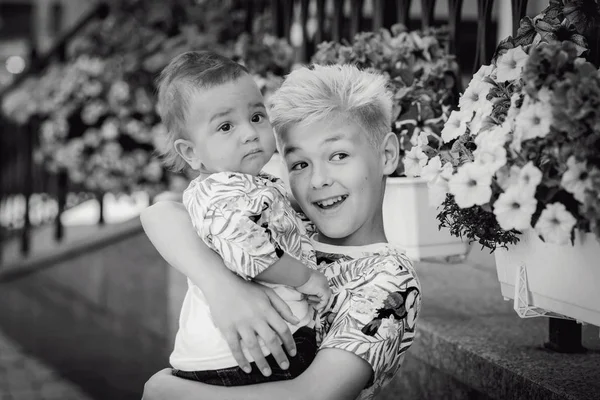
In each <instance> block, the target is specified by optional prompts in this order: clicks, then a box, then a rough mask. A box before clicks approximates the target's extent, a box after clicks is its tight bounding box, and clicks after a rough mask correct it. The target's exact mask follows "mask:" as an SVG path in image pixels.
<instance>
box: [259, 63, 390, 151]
mask: <svg viewBox="0 0 600 400" xmlns="http://www.w3.org/2000/svg"><path fill="white" fill-rule="evenodd" d="M387 83H388V80H387V78H386V77H385V76H383V75H381V74H379V73H376V72H369V71H363V70H360V69H359V68H358V67H356V66H354V65H348V64H345V65H328V66H321V65H313V66H312V68H307V67H302V68H298V69H296V70H294V71H292V72H291V73H290V74H289V75H288V76H287V77H286V79H285V81H284V82H283V84H282V85H281V87H280V88H279V89H278V90H277V91H276V92H275V93H274V94H273V95H272V96H271V98H270V99H269V103H270V104H271V107H270V109H269V116H270V118H271V124H272V125H273V128H275V132H276V134H277V138H278V143H280V140H279V139H280V138H281V136H282V135H283V134H285V133H286V132H287V131H288V130H289V129H290V128H292V127H294V126H298V125H308V124H311V123H314V122H320V121H323V120H330V119H333V118H339V117H342V118H346V119H349V120H352V121H353V122H354V123H356V124H357V125H358V126H360V127H361V128H362V129H363V131H364V132H365V133H366V134H367V135H368V140H369V143H370V144H371V145H373V146H377V145H379V144H380V143H381V141H382V140H383V138H384V137H385V135H386V134H388V133H389V132H391V130H392V129H391V123H392V94H391V92H390V91H389V90H388V88H387Z"/></svg>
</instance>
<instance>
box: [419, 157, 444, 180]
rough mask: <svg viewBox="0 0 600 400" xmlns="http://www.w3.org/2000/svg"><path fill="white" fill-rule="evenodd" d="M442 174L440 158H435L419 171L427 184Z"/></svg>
mask: <svg viewBox="0 0 600 400" xmlns="http://www.w3.org/2000/svg"><path fill="white" fill-rule="evenodd" d="M441 172H442V160H441V159H440V156H435V157H433V158H432V159H431V160H429V162H428V163H427V165H425V166H423V169H422V170H421V177H422V178H423V179H425V180H426V181H427V182H432V181H433V180H435V179H436V178H437V177H438V175H439V174H440V173H441Z"/></svg>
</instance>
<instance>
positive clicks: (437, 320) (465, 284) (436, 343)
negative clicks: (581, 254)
mask: <svg viewBox="0 0 600 400" xmlns="http://www.w3.org/2000/svg"><path fill="white" fill-rule="evenodd" d="M68 234H69V233H68ZM71 235H72V236H71V239H70V240H68V241H65V242H64V243H62V244H60V245H58V246H56V247H53V246H50V248H49V249H47V250H45V251H39V252H36V253H35V254H34V255H33V256H32V257H30V258H29V259H26V260H23V261H22V262H20V263H11V264H9V265H8V266H6V265H5V266H3V268H2V270H0V271H1V272H0V283H8V286H5V287H3V288H2V290H0V293H3V294H5V295H8V292H15V293H17V291H18V292H19V293H21V294H19V296H21V297H20V298H19V299H17V298H11V299H8V298H5V299H4V300H5V301H6V303H5V304H9V305H12V306H14V307H16V308H19V309H15V310H13V311H14V312H11V313H10V314H11V316H10V318H8V317H9V316H7V317H6V319H5V321H4V322H5V323H8V325H9V327H10V326H12V327H14V332H13V333H14V334H15V335H16V334H18V333H23V332H30V333H31V332H41V331H43V330H44V329H43V328H46V327H50V326H52V327H53V329H56V328H57V326H55V324H51V325H48V321H46V322H42V321H41V315H43V314H45V313H43V312H42V311H41V308H40V309H39V310H38V311H36V312H29V311H28V310H27V307H25V303H24V302H25V301H26V300H27V299H29V300H31V302H33V301H34V300H35V299H34V297H35V296H33V294H35V293H37V292H38V291H39V289H36V288H34V287H32V289H31V290H27V292H29V294H28V296H29V297H28V298H27V299H26V298H25V297H23V293H24V290H23V289H21V288H20V287H25V286H30V285H34V286H35V285H36V283H34V282H37V281H38V280H39V282H40V285H41V286H39V287H40V288H46V289H48V290H49V286H47V285H48V283H49V282H50V281H52V282H54V283H55V284H57V283H61V284H62V285H63V286H65V287H68V288H69V289H70V290H69V292H71V291H73V292H76V290H75V289H77V286H75V287H71V286H72V285H71V283H69V282H70V281H69V280H68V279H66V275H64V273H63V274H62V275H61V271H60V268H67V267H64V266H63V267H60V268H59V267H58V265H59V264H65V263H66V264H72V265H71V266H70V267H68V268H67V269H68V270H69V271H71V272H69V273H68V274H67V276H68V275H69V274H74V272H73V271H79V272H78V273H79V274H85V273H86V269H87V270H88V271H89V270H90V269H92V270H96V269H97V268H96V267H94V268H91V267H92V264H93V263H91V260H90V259H89V258H88V259H87V260H85V258H86V257H89V256H90V255H91V254H90V253H95V254H96V256H95V257H98V256H99V255H100V254H102V256H101V257H106V259H107V262H108V259H109V258H110V263H109V264H110V265H111V266H112V267H111V271H112V270H113V269H114V270H115V271H121V273H125V272H126V271H127V268H130V267H131V266H132V265H131V263H133V264H136V265H137V264H140V263H141V264H144V265H146V264H147V266H145V267H144V269H143V270H140V271H139V273H141V274H143V275H148V272H147V271H149V269H147V268H148V266H150V265H154V264H156V265H154V266H153V269H154V270H156V273H157V274H159V275H161V277H160V279H159V278H158V277H151V276H148V277H147V278H148V281H149V283H148V284H147V285H146V286H147V287H145V288H144V289H140V290H143V291H144V293H146V292H148V295H149V296H150V295H152V298H154V297H157V298H160V299H157V300H158V301H159V302H163V303H164V304H163V306H164V308H165V310H163V311H162V312H161V315H162V317H161V318H160V319H161V321H162V322H161V321H159V320H156V321H155V320H152V321H151V323H150V322H148V321H150V320H148V321H145V320H144V321H145V322H143V323H142V322H139V320H137V318H133V319H132V318H131V317H132V315H130V313H129V311H127V310H125V309H123V310H120V311H123V312H124V313H125V314H127V318H128V321H129V322H130V323H131V324H130V325H131V326H130V327H129V328H128V329H123V328H119V327H113V328H114V329H113V328H111V329H107V330H106V332H105V333H106V335H107V336H110V335H116V333H115V332H121V331H123V332H121V333H123V334H124V335H125V336H126V337H131V332H133V331H136V330H137V329H146V330H148V334H149V335H152V334H154V335H156V334H158V335H159V336H161V337H163V338H164V342H163V343H161V344H160V345H158V344H157V343H154V344H153V345H154V346H155V348H159V347H161V346H164V348H163V349H162V351H164V352H165V354H161V355H160V356H158V357H156V360H154V361H153V362H154V363H157V364H155V365H162V364H164V365H163V366H166V365H167V364H166V362H167V361H166V354H168V351H169V349H170V347H171V345H172V343H170V342H171V340H170V339H168V338H169V336H171V335H170V332H169V328H171V329H172V328H173V327H170V326H169V325H171V324H170V323H169V322H170V321H173V320H175V319H176V317H177V315H178V312H179V308H178V307H170V306H173V305H174V304H175V303H177V302H180V301H181V298H180V297H181V295H182V293H183V289H182V290H181V291H178V290H176V289H177V288H178V287H179V288H181V287H183V288H184V286H185V285H184V283H185V279H182V277H177V274H178V273H176V271H175V270H173V269H172V268H168V267H167V266H166V265H164V262H163V261H162V260H161V259H160V258H159V257H160V256H159V255H158V253H157V252H156V251H155V250H154V249H153V248H152V247H151V245H150V243H149V242H148V241H147V239H145V236H143V232H142V229H141V226H140V223H139V220H138V219H134V220H132V221H129V222H127V223H124V224H119V225H115V226H106V227H100V228H97V230H96V232H95V233H94V234H93V235H90V236H88V237H87V238H84V237H83V235H77V234H75V233H74V232H71ZM124 239H127V240H124ZM130 240H133V242H135V244H133V242H130ZM138 241H139V242H138ZM132 245H133V246H134V248H136V251H135V252H134V253H137V252H141V254H143V255H141V256H139V257H138V256H136V257H133V258H128V257H125V254H129V253H127V252H128V250H127V249H131V247H130V246H132ZM118 248H122V249H121V250H119V249H118ZM86 254H87V256H86ZM109 254H112V255H111V256H109ZM115 255H116V256H115ZM140 257H141V258H140ZM77 259H78V260H79V261H78V260H77ZM69 260H71V261H69ZM119 262H121V263H122V265H118V264H119ZM77 264H78V265H79V267H77ZM160 264H163V266H162V267H161V266H160ZM52 265H57V268H47V267H50V266H52ZM105 265H108V264H105ZM98 268H99V267H98ZM416 268H417V271H418V273H419V277H420V280H421V284H422V288H423V296H424V302H423V312H422V315H421V318H420V327H419V332H418V340H417V341H416V342H415V344H414V346H413V348H412V349H411V350H410V351H409V353H408V355H407V358H406V360H405V364H404V367H403V369H402V371H401V373H400V374H399V375H398V376H397V378H396V379H395V380H394V381H393V382H392V383H391V384H390V386H389V387H388V388H386V390H385V391H384V393H383V394H382V396H381V397H380V400H387V399H389V400H391V399H396V398H398V396H399V395H400V394H402V398H403V399H438V398H440V399H441V398H443V399H464V398H469V399H486V400H488V399H490V398H494V399H533V400H537V399H544V400H547V399H549V400H558V399H569V400H571V399H583V400H585V399H596V398H598V393H600V340H599V339H598V328H595V327H592V326H584V346H586V347H587V348H588V349H589V351H588V352H587V353H585V354H557V353H553V352H550V351H547V350H544V349H543V348H542V346H541V344H542V343H543V342H544V341H545V340H546V337H547V325H548V322H547V319H546V318H534V319H520V318H519V317H518V316H517V315H516V314H515V312H514V311H513V309H512V303H510V302H505V301H503V299H502V295H501V293H500V285H499V283H498V280H497V277H496V271H495V267H494V262H493V257H491V256H490V255H489V254H486V253H485V252H480V251H477V250H475V249H473V251H472V253H471V254H470V255H469V257H468V259H467V260H466V261H465V262H464V263H461V264H456V265H447V264H439V263H434V262H419V263H417V264H416ZM42 269H43V270H44V271H41V270H42ZM35 271H40V273H39V274H38V273H36V274H31V273H32V272H35ZM143 271H146V272H143ZM160 271H163V272H160ZM167 271H168V272H167ZM67 272H68V271H67ZM26 275H30V276H28V277H27V278H26V279H24V280H17V279H16V278H17V277H25V276H26ZM126 275H127V274H125V275H123V276H126ZM163 275H165V276H163ZM80 276H83V275H80ZM127 276H129V275H127ZM153 276H154V275H153ZM61 277H62V278H61ZM55 278H56V279H55ZM93 278H94V277H90V279H92V280H94V279H93ZM129 278H130V279H123V281H126V282H129V283H127V285H125V283H124V286H123V288H122V289H123V293H129V292H130V291H131V290H133V289H132V287H129V286H130V283H131V281H132V280H133V281H134V282H138V283H139V282H140V280H142V278H144V277H143V276H139V277H138V278H135V277H134V276H133V275H132V276H130V277H129ZM175 278H179V279H175ZM8 281H11V282H10V283H9V282H8ZM109 281H110V280H107V281H105V280H101V281H100V282H101V283H102V285H104V283H103V282H109ZM155 281H156V282H157V285H154V284H152V285H150V283H152V282H155ZM44 282H45V283H44ZM110 282H112V281H110ZM177 282H178V284H177ZM23 284H25V286H23ZM13 285H18V287H15V286H13ZM137 286H139V285H135V286H134V288H135V287H137ZM142 286H143V285H142ZM101 287H104V286H101ZM9 288H10V289H11V290H7V289H9ZM170 291H174V293H170ZM104 292H105V290H104V289H103V290H102V292H98V293H101V294H102V296H104V297H105V296H107V295H109V292H106V293H104ZM94 293H95V291H94V290H87V289H86V290H85V293H79V294H78V296H82V295H83V294H86V295H89V296H91V295H92V294H94ZM113 294H114V293H113ZM15 296H16V294H15ZM104 297H102V298H104ZM110 297H112V295H110ZM138 297H140V296H138ZM121 298H123V297H121ZM140 298H143V302H148V301H149V300H150V297H147V296H145V295H144V296H141V297H140ZM161 299H162V300H161ZM13 300H14V301H13ZM29 300H27V301H29ZM167 303H168V304H167ZM19 304H22V305H23V306H18V305H19ZM81 304H87V303H81ZM33 306H34V305H32V307H33ZM109 306H110V304H108V303H107V305H106V307H107V309H108V308H110V307H109ZM154 306H156V304H155V305H154ZM23 307H25V308H23ZM35 307H37V308H36V310H37V309H38V308H39V307H40V306H38V305H35ZM132 307H133V305H132ZM139 307H141V309H145V308H144V307H143V306H139ZM21 308H22V310H21ZM129 308H131V307H127V309H129ZM102 309H103V308H102V307H101V308H100V310H102ZM61 312H62V311H61ZM64 313H67V312H66V311H65V312H64ZM0 314H2V313H0ZM75 314H78V315H79V314H82V313H81V312H78V313H75ZM88 314H89V311H86V312H84V313H83V314H82V315H84V316H85V315H88ZM125 314H124V316H125ZM34 315H36V317H35V318H33V316H34ZM64 318H66V319H69V318H71V317H69V316H67V315H66V314H65V315H64ZM16 320H18V321H17V322H18V323H16V322H15V321H16ZM21 320H23V321H24V322H23V321H21ZM84 320H85V318H84V319H83V320H82V321H81V326H82V327H84V326H87V325H88V324H89V322H83V321H84ZM54 321H55V322H56V319H55V320H54ZM146 322H148V323H146ZM73 323H74V322H73V321H71V322H69V323H68V324H66V325H65V326H73ZM22 324H23V326H22V327H21V328H18V327H17V325H18V326H20V325H22ZM44 324H45V325H44ZM148 324H149V325H148ZM75 325H77V324H76V323H75ZM134 325H135V326H136V327H135V329H134ZM145 325H148V326H147V327H146V328H144V326H145ZM77 326H79V325H77ZM148 327H149V328H148ZM161 327H162V331H161V332H158V330H160V329H161ZM40 328H42V330H41V331H40ZM117 328H118V329H117ZM150 328H151V329H150ZM132 329H133V330H132ZM151 332H153V333H151ZM65 335H67V333H66V332H65ZM34 336H35V335H34ZM68 336H69V335H67V337H68ZM84 336H85V335H84ZM39 339H40V338H37V337H35V338H32V339H31V341H30V342H31V343H30V346H31V348H30V350H31V351H32V352H33V353H37V352H42V351H41V350H40V349H38V348H37V347H38V345H39V344H40V343H43V342H44V341H40V340H39ZM82 339H83V337H82ZM105 339H107V340H108V341H109V342H110V341H111V339H112V340H113V341H118V339H117V336H115V337H114V338H109V337H106V338H105ZM158 340H160V339H158ZM65 343H66V342H65ZM144 347H146V346H144ZM140 351H141V350H140ZM162 351H161V353H162ZM42 353H43V352H42ZM45 355H46V358H52V357H51V356H49V355H47V354H45ZM92 358H93V357H92ZM160 360H163V361H160ZM55 361H56V360H55ZM84 361H85V360H84ZM88 361H89V360H88ZM70 363H71V362H69V364H70ZM67 375H68V374H67ZM148 376H149V375H148ZM88 378H91V376H90V377H86V379H88ZM75 380H77V379H75ZM140 385H141V383H140V382H137V383H136V384H135V385H134V386H135V388H134V390H136V389H137V390H139V388H140V387H141V386H140ZM125 397H128V396H127V395H125V394H124V397H123V398H125ZM133 397H135V395H134V396H133Z"/></svg>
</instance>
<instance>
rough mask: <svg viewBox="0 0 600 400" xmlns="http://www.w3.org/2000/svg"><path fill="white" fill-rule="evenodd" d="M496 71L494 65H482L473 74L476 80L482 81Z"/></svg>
mask: <svg viewBox="0 0 600 400" xmlns="http://www.w3.org/2000/svg"><path fill="white" fill-rule="evenodd" d="M492 72H494V66H493V65H482V66H481V67H480V68H479V70H477V72H475V74H474V75H473V79H474V80H478V81H482V80H483V78H485V77H487V76H490V75H492Z"/></svg>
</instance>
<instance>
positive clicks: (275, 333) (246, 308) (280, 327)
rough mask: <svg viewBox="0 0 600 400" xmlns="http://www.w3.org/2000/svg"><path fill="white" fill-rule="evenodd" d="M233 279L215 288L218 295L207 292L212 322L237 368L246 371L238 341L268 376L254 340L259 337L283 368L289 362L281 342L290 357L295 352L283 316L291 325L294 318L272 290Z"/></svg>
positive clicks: (266, 368)
mask: <svg viewBox="0 0 600 400" xmlns="http://www.w3.org/2000/svg"><path fill="white" fill-rule="evenodd" d="M232 276H233V275H232ZM234 278H235V279H232V280H229V281H228V283H227V285H222V286H221V287H219V291H218V295H212V294H210V295H209V294H208V293H207V300H208V303H209V305H210V311H211V315H212V317H213V321H214V323H215V325H216V327H217V328H219V330H220V331H221V332H222V333H223V336H224V337H225V339H226V340H227V344H228V345H229V348H230V350H231V353H232V354H233V357H234V358H235V360H236V361H237V363H238V365H239V366H240V368H242V369H243V370H244V371H246V372H250V364H249V362H248V360H247V359H246V357H245V356H244V353H243V352H242V348H241V344H240V340H241V341H242V342H243V344H244V346H245V347H246V349H248V351H249V352H250V354H251V355H252V357H253V358H254V362H255V363H256V365H257V366H258V367H259V368H260V371H261V372H262V374H263V375H265V376H269V375H271V369H270V368H269V364H268V363H267V361H266V360H265V357H264V355H263V354H262V351H261V349H260V345H259V343H258V337H260V338H261V339H262V340H263V341H264V343H265V345H266V346H267V348H268V349H269V350H270V351H271V354H272V355H273V357H274V358H275V360H276V361H277V363H278V364H279V366H280V367H281V368H282V369H287V368H288V366H289V361H288V358H287V356H286V354H285V352H284V351H283V348H282V347H281V343H282V342H283V346H284V347H285V349H286V350H287V352H288V354H290V355H291V356H292V357H293V356H295V355H296V343H295V342H294V338H293V337H292V334H291V332H290V330H289V328H288V325H287V324H286V323H285V321H284V319H285V320H287V321H288V322H289V323H291V324H297V323H298V322H299V321H298V319H297V318H296V317H295V316H294V314H293V313H292V311H291V310H290V308H289V306H288V305H287V304H286V303H285V302H284V301H283V300H282V299H281V298H280V297H279V296H278V295H277V294H276V293H275V292H274V291H273V289H271V288H268V287H266V286H264V285H259V284H256V283H253V282H246V281H243V280H241V279H240V278H238V277H234ZM210 297H214V298H213V299H211V298H210ZM211 300H212V301H211Z"/></svg>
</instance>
